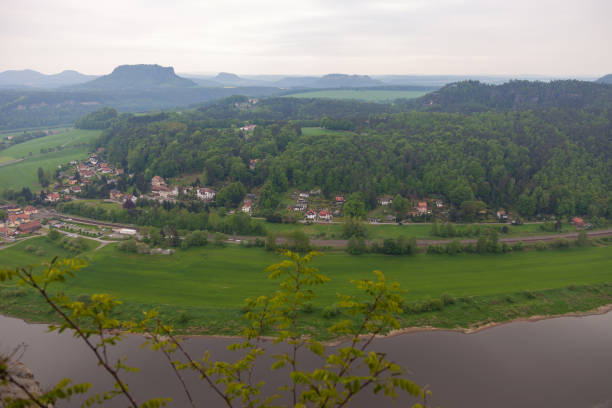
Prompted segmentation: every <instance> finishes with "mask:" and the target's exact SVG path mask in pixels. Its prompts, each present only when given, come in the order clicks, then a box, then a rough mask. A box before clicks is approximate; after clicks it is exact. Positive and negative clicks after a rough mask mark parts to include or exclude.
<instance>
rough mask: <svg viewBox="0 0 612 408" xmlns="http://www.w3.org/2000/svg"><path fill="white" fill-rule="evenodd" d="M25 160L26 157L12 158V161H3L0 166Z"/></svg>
mask: <svg viewBox="0 0 612 408" xmlns="http://www.w3.org/2000/svg"><path fill="white" fill-rule="evenodd" d="M23 160H24V159H17V160H11V161H7V162H2V163H0V167H3V166H9V165H11V164H15V163H19V162H20V161H23Z"/></svg>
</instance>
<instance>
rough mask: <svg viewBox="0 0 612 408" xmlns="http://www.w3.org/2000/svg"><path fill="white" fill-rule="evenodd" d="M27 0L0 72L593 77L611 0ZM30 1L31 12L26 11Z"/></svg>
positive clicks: (605, 62)
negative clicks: (131, 67) (128, 67)
mask: <svg viewBox="0 0 612 408" xmlns="http://www.w3.org/2000/svg"><path fill="white" fill-rule="evenodd" d="M490 3H491V2H490V1H485V0H463V1H462V0H437V1H434V0H429V1H427V0H412V1H394V0H389V1H382V2H376V3H374V2H368V1H361V0H352V1H347V0H338V1H335V2H333V3H330V2H324V1H322V0H309V1H302V2H299V3H295V4H290V3H288V2H280V1H278V0H265V1H261V2H257V3H247V4H242V2H239V1H237V0H226V1H223V2H221V1H210V2H207V3H206V4H203V3H202V2H197V1H191V0H184V1H179V2H176V4H172V5H171V6H168V5H167V3H166V2H163V1H155V0H154V1H147V2H145V1H143V0H137V1H129V2H126V1H118V0H110V1H107V2H105V3H98V4H91V3H89V2H80V1H75V0H59V1H56V2H52V3H49V2H45V1H42V0H24V1H21V2H18V3H14V4H10V6H9V5H5V6H4V7H3V12H2V14H1V15H0V23H1V24H0V38H1V41H0V51H1V52H2V55H3V59H2V61H0V71H5V70H13V69H14V70H22V69H33V70H36V71H39V72H43V73H46V74H54V73H59V72H61V71H63V70H67V69H70V70H76V71H79V72H81V73H84V74H91V75H104V74H108V73H109V72H111V71H112V69H113V68H115V67H116V66H118V65H124V64H140V63H146V64H148V63H152V64H159V65H163V66H173V67H174V68H175V71H176V72H177V73H187V74H199V75H214V74H215V73H218V72H232V73H236V74H239V75H291V76H295V75H324V74H328V73H346V74H362V75H372V76H376V75H458V76H466V75H473V76H503V77H525V76H544V77H560V78H568V77H570V78H571V77H577V78H580V77H599V76H602V75H605V74H607V73H610V72H612V53H610V52H606V50H607V49H608V48H609V46H608V40H609V38H612V25H611V24H609V22H608V20H609V16H610V15H612V2H609V1H606V0H592V1H589V2H584V3H577V2H565V3H562V2H556V1H550V0H541V1H537V2H534V1H533V0H531V1H528V0H518V1H514V2H511V3H510V2H504V3H501V2H499V4H497V2H496V4H490ZM32 10H36V12H35V13H34V12H32Z"/></svg>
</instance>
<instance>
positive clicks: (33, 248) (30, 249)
mask: <svg viewBox="0 0 612 408" xmlns="http://www.w3.org/2000/svg"><path fill="white" fill-rule="evenodd" d="M25 250H26V251H28V252H34V251H36V247H35V246H34V245H27V246H26V247H25Z"/></svg>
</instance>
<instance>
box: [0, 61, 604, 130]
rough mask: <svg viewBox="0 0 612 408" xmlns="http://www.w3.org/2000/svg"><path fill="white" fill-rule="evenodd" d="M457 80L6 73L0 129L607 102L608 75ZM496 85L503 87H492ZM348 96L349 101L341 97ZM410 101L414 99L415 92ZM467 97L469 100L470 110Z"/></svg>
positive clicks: (168, 71)
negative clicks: (290, 108)
mask: <svg viewBox="0 0 612 408" xmlns="http://www.w3.org/2000/svg"><path fill="white" fill-rule="evenodd" d="M460 78H465V77H460V76H431V75H430V76H418V75H417V76H415V75H412V76H410V75H389V76H377V77H371V76H368V75H347V74H328V75H323V76H320V77H318V76H280V75H260V76H244V77H243V76H239V75H236V74H234V73H228V72H221V73H219V74H217V75H214V76H210V75H209V76H205V75H189V74H177V73H175V71H174V68H173V67H163V66H160V65H155V64H138V65H121V66H118V67H116V68H115V69H114V70H113V71H112V72H111V73H110V74H108V75H103V76H100V77H97V76H91V75H84V74H81V73H78V72H76V71H64V72H62V73H60V74H55V75H45V74H41V73H39V72H36V71H32V70H23V71H5V72H2V73H0V88H4V89H0V130H10V129H23V128H36V127H45V126H56V125H69V124H73V123H74V122H75V121H76V120H77V119H78V118H79V117H81V116H82V115H84V114H87V113H89V112H93V111H95V110H98V109H100V108H103V107H112V108H115V109H117V110H118V111H120V112H146V111H151V110H159V109H174V108H185V107H190V106H198V105H203V106H205V105H207V104H211V103H213V102H215V101H217V100H220V99H223V98H227V97H229V96H232V95H244V96H247V97H258V98H259V97H270V96H282V95H291V94H292V93H298V92H302V94H301V96H302V97H306V98H308V94H307V92H313V91H317V90H338V92H332V93H329V92H328V93H327V95H329V97H331V98H341V97H342V98H349V99H358V100H364V101H366V100H367V101H373V102H387V103H390V102H392V101H393V100H394V99H397V98H406V97H407V96H406V95H408V94H407V93H406V92H405V91H420V92H425V93H428V92H431V91H436V90H437V89H439V88H441V87H444V88H442V89H441V90H440V91H439V92H434V93H432V94H428V95H425V96H423V97H421V98H419V99H415V100H414V101H412V102H410V103H408V104H403V105H402V106H403V108H402V109H413V110H451V111H452V110H453V109H455V110H462V111H465V110H468V111H472V110H475V111H479V110H483V109H485V108H487V107H489V108H494V109H512V108H513V106H519V107H528V108H532V107H533V108H537V107H550V106H560V107H563V106H589V105H590V104H592V103H595V102H594V101H595V100H596V99H597V100H599V99H602V98H603V99H604V100H607V98H608V97H609V88H608V87H607V86H603V87H602V84H603V83H605V82H606V81H607V80H608V79H607V78H609V76H606V77H603V78H601V79H599V80H598V82H589V81H577V80H573V81H552V82H543V81H512V82H507V81H508V80H509V78H503V77H480V76H474V77H473V78H475V79H478V78H481V79H482V81H481V82H478V81H467V82H460V83H459V85H448V82H453V81H456V80H457V79H460ZM499 81H503V82H504V83H502V84H501V85H495V83H497V82H499ZM559 84H563V85H562V86H560V85H559ZM343 90H345V91H343ZM347 91H350V92H349V93H350V95H344V94H346V93H347ZM368 91H371V92H373V91H376V92H379V93H380V92H381V91H384V92H385V93H386V94H388V95H389V96H386V97H385V98H384V100H383V99H378V100H376V98H377V96H375V95H366V93H367V92H368ZM391 91H404V92H403V93H402V92H398V93H397V98H394V97H393V95H392V92H391ZM304 92H306V93H304ZM342 92H344V94H343V95H341V94H342ZM359 92H364V93H363V97H359ZM413 95H414V96H418V93H414V94H413ZM317 96H320V95H319V94H317V93H313V94H312V97H317ZM557 96H559V99H556V97H557ZM466 98H468V99H469V98H472V100H470V101H469V104H468V103H467V100H466ZM455 105H457V106H455ZM394 109H395V108H394Z"/></svg>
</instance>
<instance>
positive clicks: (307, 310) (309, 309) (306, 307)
mask: <svg viewBox="0 0 612 408" xmlns="http://www.w3.org/2000/svg"><path fill="white" fill-rule="evenodd" d="M302 312H304V313H312V312H314V306H313V304H312V302H305V303H304V304H303V305H302Z"/></svg>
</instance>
